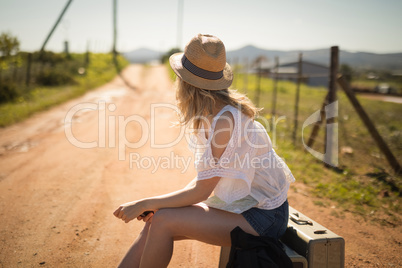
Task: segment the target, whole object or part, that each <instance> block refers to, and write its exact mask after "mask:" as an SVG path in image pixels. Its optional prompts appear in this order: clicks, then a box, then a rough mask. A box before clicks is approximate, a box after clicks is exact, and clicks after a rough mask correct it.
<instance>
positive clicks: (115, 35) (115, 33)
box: [112, 0, 117, 59]
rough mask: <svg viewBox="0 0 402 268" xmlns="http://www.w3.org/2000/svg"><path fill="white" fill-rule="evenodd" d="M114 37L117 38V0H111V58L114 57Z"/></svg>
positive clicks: (115, 53) (115, 51) (115, 52)
mask: <svg viewBox="0 0 402 268" xmlns="http://www.w3.org/2000/svg"><path fill="white" fill-rule="evenodd" d="M116 39H117V0H113V49H112V53H113V58H114V59H115V58H116V55H117V50H116Z"/></svg>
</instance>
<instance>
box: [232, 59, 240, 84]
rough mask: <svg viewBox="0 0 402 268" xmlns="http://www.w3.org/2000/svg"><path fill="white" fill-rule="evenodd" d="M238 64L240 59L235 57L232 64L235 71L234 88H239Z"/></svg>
mask: <svg viewBox="0 0 402 268" xmlns="http://www.w3.org/2000/svg"><path fill="white" fill-rule="evenodd" d="M238 64H239V59H238V58H237V57H235V58H234V59H233V66H232V71H233V88H234V89H237V78H238V73H237V72H238V68H237V67H238Z"/></svg>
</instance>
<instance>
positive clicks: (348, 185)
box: [167, 63, 402, 226]
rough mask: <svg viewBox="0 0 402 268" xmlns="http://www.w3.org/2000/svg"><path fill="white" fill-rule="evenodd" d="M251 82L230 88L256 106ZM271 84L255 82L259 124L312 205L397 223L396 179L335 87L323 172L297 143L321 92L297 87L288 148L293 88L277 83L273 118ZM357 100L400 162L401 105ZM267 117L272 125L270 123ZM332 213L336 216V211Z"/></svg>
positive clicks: (319, 145)
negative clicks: (331, 143) (335, 147)
mask: <svg viewBox="0 0 402 268" xmlns="http://www.w3.org/2000/svg"><path fill="white" fill-rule="evenodd" d="M167 68H168V69H169V70H170V75H171V77H175V76H174V73H173V71H172V70H171V68H170V66H169V64H168V63H167ZM173 79H174V78H173ZM245 81H247V83H245ZM257 81H258V79H257V77H256V75H253V74H248V75H247V77H245V76H244V75H243V74H236V75H235V79H234V82H233V85H232V88H236V89H237V90H239V91H241V92H244V93H246V94H247V95H248V97H249V98H250V99H251V100H252V101H254V102H256V101H257V100H256V92H257V90H256V89H257ZM273 84H274V83H273V81H272V80H271V79H270V78H264V77H262V78H261V83H260V85H261V86H260V88H261V93H260V97H259V100H258V102H259V106H260V107H264V110H263V111H262V113H261V118H260V119H259V120H260V121H261V122H262V123H263V124H264V125H265V126H266V129H267V132H268V133H269V135H270V137H271V140H272V142H273V144H274V147H275V150H276V151H277V152H278V153H279V155H280V156H281V157H283V158H284V159H285V162H286V163H287V164H288V165H289V167H290V169H291V170H292V172H293V174H294V176H295V178H296V180H297V181H298V182H302V183H303V184H304V185H305V186H306V187H305V188H306V189H307V191H308V192H307V193H306V194H308V195H311V196H315V198H317V201H316V202H315V203H316V205H319V206H322V207H323V208H329V207H332V206H335V207H339V208H341V209H342V210H343V211H350V212H353V213H354V214H356V215H360V216H362V217H363V218H364V219H365V220H370V221H374V222H378V223H380V224H386V225H391V226H397V225H399V224H401V217H400V215H399V212H400V202H401V187H402V180H401V179H402V177H401V176H397V175H395V173H394V172H393V170H392V169H391V168H390V166H389V164H388V162H387V161H386V159H385V157H384V156H383V155H382V153H381V151H380V150H379V149H378V147H377V146H376V144H375V142H374V141H373V139H372V138H371V136H370V134H369V132H368V130H367V129H366V128H365V126H364V125H363V123H362V122H361V120H360V118H359V116H358V115H357V114H356V112H355V111H354V108H353V107H352V105H351V104H350V102H349V100H348V99H347V97H346V96H345V95H344V93H343V92H342V91H341V89H340V88H339V87H338V89H339V90H338V100H339V103H338V104H339V106H338V108H339V109H338V117H337V122H338V137H339V138H338V140H339V165H338V167H337V168H327V167H325V166H324V163H323V162H322V161H320V160H319V159H317V158H315V157H314V156H313V155H311V154H310V153H308V152H307V151H306V150H305V147H304V145H303V140H302V126H303V123H304V122H305V120H306V119H307V118H308V117H309V116H310V115H312V114H313V113H314V112H315V111H317V110H319V109H320V108H321V105H322V103H323V101H324V98H325V96H326V93H327V90H326V88H324V87H309V86H307V85H301V87H300V103H299V113H298V114H299V115H298V129H297V132H296V133H297V140H296V144H293V140H292V132H293V126H294V104H295V93H296V84H295V83H293V82H289V81H278V84H277V102H276V116H275V118H272V106H273V104H272V95H273ZM359 100H360V102H361V104H362V106H363V107H364V108H365V110H366V112H367V113H368V115H369V117H370V118H371V119H372V120H373V122H374V124H375V126H376V127H377V129H378V131H379V132H380V134H381V135H382V136H383V138H384V139H385V141H386V143H387V144H388V145H389V146H390V148H391V150H392V152H393V153H394V155H395V157H396V158H397V159H402V121H401V120H400V115H401V114H402V105H401V104H395V103H389V102H381V101H373V100H367V99H364V98H359ZM273 119H274V121H275V122H277V123H276V124H272V120H273ZM324 128H325V126H321V128H320V132H319V135H318V137H317V139H316V140H315V143H314V146H313V149H314V150H316V151H318V152H320V153H324V148H323V147H324V135H325V134H324ZM311 130H312V126H306V128H305V129H304V130H303V137H304V142H305V143H307V140H308V138H309V136H310V133H311ZM292 189H293V190H294V191H303V192H304V191H306V190H305V189H298V188H297V187H296V186H292ZM334 211H335V210H334ZM333 213H335V216H337V217H342V213H336V212H333Z"/></svg>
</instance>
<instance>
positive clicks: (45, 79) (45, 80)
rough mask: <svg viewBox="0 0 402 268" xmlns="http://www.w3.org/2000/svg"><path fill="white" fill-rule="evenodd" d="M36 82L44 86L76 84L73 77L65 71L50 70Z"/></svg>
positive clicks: (38, 77) (40, 75)
mask: <svg viewBox="0 0 402 268" xmlns="http://www.w3.org/2000/svg"><path fill="white" fill-rule="evenodd" d="M36 82H37V83H38V84H40V85H43V86H59V85H71V84H76V81H75V80H74V78H73V76H72V75H71V74H70V73H68V72H66V71H63V70H58V69H49V70H45V71H43V73H41V74H39V75H38V76H37V77H36Z"/></svg>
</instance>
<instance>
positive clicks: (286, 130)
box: [233, 47, 402, 174]
mask: <svg viewBox="0 0 402 268" xmlns="http://www.w3.org/2000/svg"><path fill="white" fill-rule="evenodd" d="M329 56H330V55H329ZM331 58H332V60H331V63H332V66H331V68H328V72H327V73H326V74H323V73H312V74H311V73H310V74H308V75H307V74H305V73H303V68H302V66H303V59H302V55H299V59H298V60H296V61H295V63H294V65H296V66H297V68H296V72H293V73H292V74H289V75H288V76H287V78H288V79H290V80H293V82H292V83H291V82H285V81H283V80H281V73H280V71H278V70H280V68H281V66H280V65H279V62H280V61H279V59H278V58H276V59H275V64H274V65H271V67H270V69H269V70H268V71H267V70H264V69H263V68H261V61H260V59H256V60H254V61H253V62H254V64H251V65H250V63H249V62H250V61H249V60H248V59H244V63H243V64H238V65H237V64H236V66H235V67H234V68H233V69H234V70H235V71H237V73H236V74H235V78H234V79H235V81H234V85H235V86H236V88H237V89H240V90H243V91H244V92H246V93H247V94H248V95H249V97H250V98H251V99H253V100H254V101H255V103H256V104H257V105H258V106H260V107H264V108H265V112H264V116H265V118H268V119H271V120H270V122H271V125H270V129H269V130H270V131H271V133H270V134H271V138H273V140H274V141H275V140H277V139H279V140H288V141H292V142H293V144H294V146H295V147H296V148H300V149H306V147H309V148H311V149H313V150H314V151H316V152H320V153H321V154H325V153H327V151H326V150H331V149H332V150H333V152H332V153H331V152H329V153H327V154H325V155H326V157H330V158H329V159H328V158H327V159H324V162H325V163H327V164H332V165H334V163H333V161H334V159H335V160H336V159H339V162H338V163H337V165H336V166H337V169H338V170H340V171H345V172H350V171H351V170H353V172H357V173H368V172H369V170H367V166H370V167H374V169H375V170H377V171H376V172H377V173H382V172H385V173H389V174H400V173H401V167H400V165H399V163H398V161H397V159H398V158H399V159H402V139H401V138H402V133H401V131H400V129H398V127H397V126H398V125H399V119H398V118H399V115H398V114H400V112H401V111H402V110H401V108H402V107H400V106H398V104H395V105H393V104H385V103H379V102H377V103H376V104H375V105H372V104H373V102H372V101H369V100H363V99H362V100H361V105H360V102H359V106H360V109H359V108H357V106H356V105H355V102H356V101H358V99H357V98H353V97H350V94H352V95H353V96H354V93H353V92H351V91H350V90H349V91H350V92H349V91H348V87H347V84H345V81H343V80H339V78H338V77H337V76H338V50H337V47H335V48H332V56H331ZM233 64H234V63H233ZM250 66H252V67H254V72H252V71H250V69H251V68H250ZM324 76H326V77H327V78H328V87H320V88H319V87H308V86H306V84H305V83H306V81H308V80H309V79H311V78H313V77H317V78H318V77H321V78H322V77H324ZM282 78H283V74H282ZM339 85H340V86H341V87H340V89H343V90H344V91H345V92H346V93H347V94H344V92H343V91H340V92H339V94H338V95H339V102H337V107H334V108H336V109H335V110H334V114H333V116H327V118H326V117H325V115H326V113H325V107H328V105H329V104H331V103H334V101H336V100H337V93H336V89H337V87H339ZM352 98H353V99H352ZM352 104H353V105H352ZM364 107H365V108H364ZM384 109H386V110H384ZM365 110H366V112H364V111H365ZM361 111H363V112H364V114H365V115H366V116H365V117H362V115H361V113H362V112H361ZM314 113H315V116H316V119H318V120H316V122H315V124H311V125H310V126H308V127H305V125H304V124H305V123H306V121H307V120H308V119H309V117H310V116H311V115H313V114H314ZM379 113H380V114H381V117H379V116H378V114H379ZM279 118H281V119H280V120H279V121H278V119H279ZM362 120H363V121H362ZM324 122H326V124H323V123H324ZM362 123H363V124H362ZM324 125H325V126H324ZM330 125H332V126H337V129H336V128H332V129H329V130H328V126H330ZM320 129H321V131H320ZM326 130H327V131H326ZM274 131H276V132H277V133H274ZM272 135H275V137H272ZM302 138H303V139H302ZM302 141H303V142H302ZM373 141H375V143H373ZM335 143H337V144H336V145H337V146H336V147H335ZM333 145H334V146H333ZM388 145H392V148H389V147H388ZM338 156H339V158H338ZM335 164H336V163H335Z"/></svg>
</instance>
